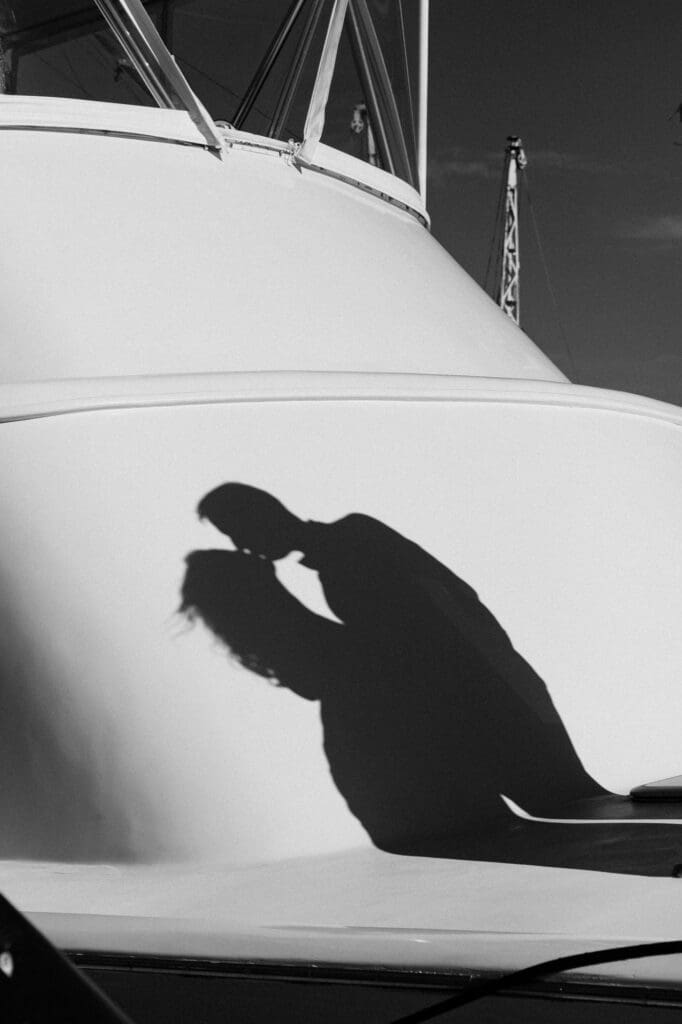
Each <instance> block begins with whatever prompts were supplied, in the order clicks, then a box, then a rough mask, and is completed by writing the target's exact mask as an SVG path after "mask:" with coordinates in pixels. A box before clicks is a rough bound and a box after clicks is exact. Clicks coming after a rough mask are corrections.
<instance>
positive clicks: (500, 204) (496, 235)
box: [483, 156, 507, 298]
mask: <svg viewBox="0 0 682 1024" xmlns="http://www.w3.org/2000/svg"><path fill="white" fill-rule="evenodd" d="M506 166H507V157H506V156H505V158H504V164H503V166H502V184H501V186H500V191H499V192H498V195H497V210H496V211H495V221H494V223H493V234H492V238H491V239H490V247H489V249H488V264H487V266H486V268H485V277H484V278H483V287H484V289H485V291H487V292H488V294H489V295H490V296H491V298H495V296H494V293H493V292H490V291H489V290H488V289H489V282H490V268H491V265H492V262H493V257H494V258H495V266H494V274H493V281H495V280H496V279H497V274H498V268H499V265H500V245H499V241H500V226H501V222H502V210H503V208H504V197H505V193H506V184H507V183H506V180H505V174H504V169H505V167H506Z"/></svg>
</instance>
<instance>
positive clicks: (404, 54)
mask: <svg viewBox="0 0 682 1024" xmlns="http://www.w3.org/2000/svg"><path fill="white" fill-rule="evenodd" d="M398 13H399V16H400V41H401V45H402V54H401V56H402V63H403V74H404V75H405V83H406V85H407V105H408V107H409V110H410V134H411V135H412V146H413V151H414V152H415V153H416V152H417V148H418V147H417V122H416V119H415V116H414V102H413V99H412V83H411V81H410V65H409V62H408V59H407V35H406V33H405V16H404V13H403V0H398Z"/></svg>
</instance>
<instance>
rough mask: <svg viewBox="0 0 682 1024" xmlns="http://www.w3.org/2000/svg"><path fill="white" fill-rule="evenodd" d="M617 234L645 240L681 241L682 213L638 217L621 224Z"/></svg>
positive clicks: (622, 236)
mask: <svg viewBox="0 0 682 1024" xmlns="http://www.w3.org/2000/svg"><path fill="white" fill-rule="evenodd" d="M619 234H620V237H621V238H631V239H637V240H639V241H645V242H668V243H670V242H682V214H676V213H669V214H661V215H658V216H655V217H640V218H639V219H638V220H636V221H630V222H628V223H626V224H623V225H621V229H620V231H619Z"/></svg>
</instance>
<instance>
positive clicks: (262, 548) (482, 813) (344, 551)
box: [181, 483, 679, 874]
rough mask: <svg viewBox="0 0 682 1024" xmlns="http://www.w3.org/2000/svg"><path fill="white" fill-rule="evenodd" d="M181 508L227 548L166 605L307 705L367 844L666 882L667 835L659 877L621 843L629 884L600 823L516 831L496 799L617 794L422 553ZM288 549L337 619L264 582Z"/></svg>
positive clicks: (532, 681)
mask: <svg viewBox="0 0 682 1024" xmlns="http://www.w3.org/2000/svg"><path fill="white" fill-rule="evenodd" d="M197 511H198V514H199V516H200V517H201V518H206V519H208V520H209V521H210V522H211V523H212V524H213V525H214V526H215V527H216V528H217V529H218V530H220V531H221V532H222V533H223V534H225V535H227V536H228V537H230V539H231V540H232V542H233V544H234V545H235V547H236V548H237V550H236V551H227V550H213V551H195V552H192V553H191V554H190V555H189V556H188V558H187V571H186V574H185V579H184V582H183V587H182V604H181V610H182V611H184V612H185V613H186V614H187V615H188V616H189V617H190V618H196V617H200V618H201V619H202V620H203V621H204V622H205V623H206V625H207V626H208V627H209V628H210V629H211V630H212V631H213V633H214V634H215V635H216V636H217V637H218V638H220V639H221V640H222V641H223V642H224V643H225V644H226V645H227V647H228V648H229V649H230V650H231V651H232V652H233V654H234V655H235V656H236V657H237V658H238V659H239V660H240V661H241V662H242V664H243V665H245V666H246V668H248V669H249V670H251V671H253V672H255V673H257V674H259V675H261V676H264V677H266V678H269V679H272V680H273V681H276V682H277V683H278V684H279V685H281V686H285V687H287V688H288V689H290V690H291V691H292V692H294V693H296V694H298V695H299V696H300V697H302V698H304V699H307V700H319V702H320V713H321V719H322V726H323V733H324V749H325V754H326V756H327V759H328V761H329V766H330V770H331V774H332V777H333V779H334V782H335V784H336V786H337V787H338V789H339V791H340V792H341V794H342V795H343V796H344V798H345V800H346V802H347V804H348V806H349V808H350V810H351V811H352V812H353V813H354V814H355V815H356V816H357V817H358V818H359V820H360V821H361V823H362V824H363V826H364V827H365V828H366V830H367V832H368V833H369V835H370V837H371V839H372V841H373V842H374V843H375V844H376V845H377V846H378V847H379V848H381V849H383V850H386V851H389V852H392V853H403V854H415V855H426V856H445V857H465V858H470V859H486V860H499V861H514V862H520V863H536V864H548V865H550V864H553V865H560V866H580V867H592V868H598V869H602V870H618V871H634V872H635V873H664V874H668V873H670V869H671V866H672V865H671V863H670V861H671V858H672V860H673V862H674V860H675V857H677V856H678V854H677V834H676V833H675V832H673V833H671V837H670V838H671V842H672V846H671V847H670V846H669V845H668V846H666V849H665V856H664V858H663V860H664V866H665V870H662V869H661V868H660V867H659V868H658V869H657V865H658V860H657V858H658V857H659V853H660V850H659V851H658V852H656V853H654V854H652V851H651V848H650V844H649V846H647V844H646V837H645V836H644V835H640V836H638V837H637V840H638V841H640V845H641V847H642V850H643V851H645V854H646V855H645V856H644V860H645V861H646V864H647V866H648V869H647V871H646V872H642V868H641V863H638V865H636V866H633V865H632V864H631V858H630V854H629V850H630V849H631V839H633V838H635V837H633V836H632V829H630V830H629V833H628V832H627V830H626V832H625V833H623V835H622V839H621V840H620V841H619V840H618V835H619V833H618V830H617V828H616V831H615V832H614V826H613V825H607V824H604V825H596V824H594V823H592V822H591V823H590V826H591V827H590V828H588V829H587V833H586V832H585V827H582V828H581V827H580V826H575V825H563V824H562V825H547V824H543V823H535V822H527V821H522V820H520V819H519V818H517V817H514V815H513V814H512V812H511V811H510V810H509V808H508V806H506V805H505V803H504V801H503V799H502V794H505V795H506V796H507V797H510V798H511V799H512V800H513V801H514V802H515V803H516V804H518V805H520V806H521V807H523V808H524V809H525V810H527V811H530V812H531V813H532V814H534V815H537V816H540V817H544V816H547V817H552V816H563V815H562V814H561V812H562V810H563V809H564V808H566V807H568V806H572V805H575V806H580V807H585V806H586V805H589V804H590V802H593V803H595V804H596V805H597V806H598V807H602V806H603V802H604V800H605V799H606V800H608V799H618V798H614V797H613V796H612V795H611V794H608V793H607V792H606V791H605V790H604V789H603V788H602V787H601V786H599V785H598V784H597V783H596V782H595V780H594V779H592V777H591V776H590V775H589V774H588V773H587V772H586V771H585V769H584V768H583V766H582V764H581V763H580V760H579V759H578V757H577V754H576V752H575V749H574V747H573V745H572V743H571V740H570V738H569V736H568V734H567V732H566V729H565V728H564V725H563V723H562V721H561V718H560V716H559V714H558V713H557V710H556V708H555V707H554V704H553V702H552V700H551V697H550V695H549V693H548V691H547V688H546V686H545V684H544V682H543V681H542V679H540V677H539V676H538V675H537V673H536V672H535V671H534V670H533V669H532V668H531V666H530V665H529V664H528V663H527V662H526V661H525V660H524V659H523V658H522V657H521V656H520V655H519V654H518V653H517V652H516V651H515V650H514V648H513V646H512V644H511V642H510V640H509V637H508V636H507V634H506V633H505V631H504V630H503V628H502V627H501V626H500V624H499V623H498V621H497V620H496V619H495V617H494V616H493V615H492V614H491V613H490V611H488V609H487V608H486V607H485V606H484V605H483V604H482V603H481V602H480V601H479V599H478V596H477V594H476V592H475V591H474V590H473V589H472V588H471V587H470V586H469V585H468V584H467V583H465V582H464V581H463V580H461V579H460V578H459V577H457V576H456V575H455V574H454V573H453V572H451V571H450V570H449V569H447V568H446V567H445V566H443V565H442V564H441V563H440V562H438V561H437V559H435V558H433V556H431V555H429V554H428V553H427V552H426V551H424V550H423V549H422V548H421V547H419V546H418V545H417V544H415V543H414V542H412V541H410V540H408V539H407V538H405V537H403V536H402V535H401V534H399V533H398V532H397V531H395V530H393V529H391V528H390V527H388V526H386V525H385V524H384V523H381V522H379V521H378V520H376V519H373V518H371V517H370V516H366V515H362V514H358V513H353V514H351V515H348V516H345V517H344V518H343V519H340V520H338V521H336V522H332V523H321V522H314V521H304V520H302V519H299V518H298V517H296V516H295V515H293V514H292V513H291V512H290V511H289V510H288V509H286V508H285V507H284V505H282V504H281V502H279V501H278V500H277V499H276V498H275V497H274V496H273V495H271V494H268V493H267V492H265V491H262V490H259V489H257V488H254V487H249V486H247V485H244V484H239V483H226V484H223V485H221V486H220V487H217V488H216V489H215V490H213V491H211V492H210V493H209V494H207V495H206V496H205V497H204V498H202V500H201V502H200V503H199V506H198V510H197ZM292 551H298V552H301V553H302V555H303V558H302V559H301V564H302V565H304V566H306V567H308V568H309V569H311V570H314V571H315V572H317V573H318V575H319V579H320V583H321V585H322V588H323V590H324V594H325V597H326V600H327V603H328V605H329V608H330V609H331V610H332V612H333V613H334V615H335V616H336V617H337V618H338V619H339V620H340V623H335V622H332V621H331V620H329V619H327V618H325V617H323V616H320V615H316V614H314V613H313V612H311V611H310V610H309V609H308V608H306V607H305V606H304V605H302V604H301V603H300V602H299V601H298V600H297V599H296V598H295V597H294V596H293V595H292V594H291V593H290V592H289V591H288V590H287V589H286V588H285V587H283V586H282V585H281V584H280V582H279V581H278V579H277V576H276V574H275V570H274V566H273V562H275V561H277V560H278V559H280V558H283V557H285V556H286V555H288V554H289V553H290V552H292ZM567 816H568V815H567ZM621 831H622V828H621ZM659 839H660V832H659ZM678 859H679V857H678ZM639 860H640V862H641V860H642V857H641V856H640V858H639ZM650 862H653V867H652V863H650Z"/></svg>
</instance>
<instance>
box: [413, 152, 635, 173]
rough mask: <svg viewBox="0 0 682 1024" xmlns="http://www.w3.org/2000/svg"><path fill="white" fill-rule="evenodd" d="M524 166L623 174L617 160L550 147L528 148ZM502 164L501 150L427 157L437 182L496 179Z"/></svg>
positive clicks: (547, 169)
mask: <svg viewBox="0 0 682 1024" xmlns="http://www.w3.org/2000/svg"><path fill="white" fill-rule="evenodd" d="M527 156H528V166H529V168H530V169H531V170H532V169H533V168H539V169H541V170H543V171H557V172H575V171H578V172H582V173H584V174H597V175H612V174H623V173H624V172H625V170H626V168H625V167H624V166H623V165H621V164H618V163H614V162H610V161H607V160H600V159H598V158H596V157H590V156H585V155H584V154H580V153H561V152H559V151H558V150H554V149H539V150H531V151H529V152H528V153H527ZM503 165H504V154H503V151H502V149H500V151H499V152H497V153H490V152H488V153H476V152H474V151H473V150H467V149H465V148H464V147H462V146H453V147H451V148H450V149H448V150H444V151H441V152H440V153H435V154H434V155H433V156H432V157H430V159H429V175H430V176H431V177H432V178H434V179H435V180H436V182H438V181H439V180H443V179H447V178H450V177H454V178H457V177H462V178H478V179H480V180H484V181H490V180H491V179H494V180H500V178H501V176H502V169H503Z"/></svg>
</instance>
